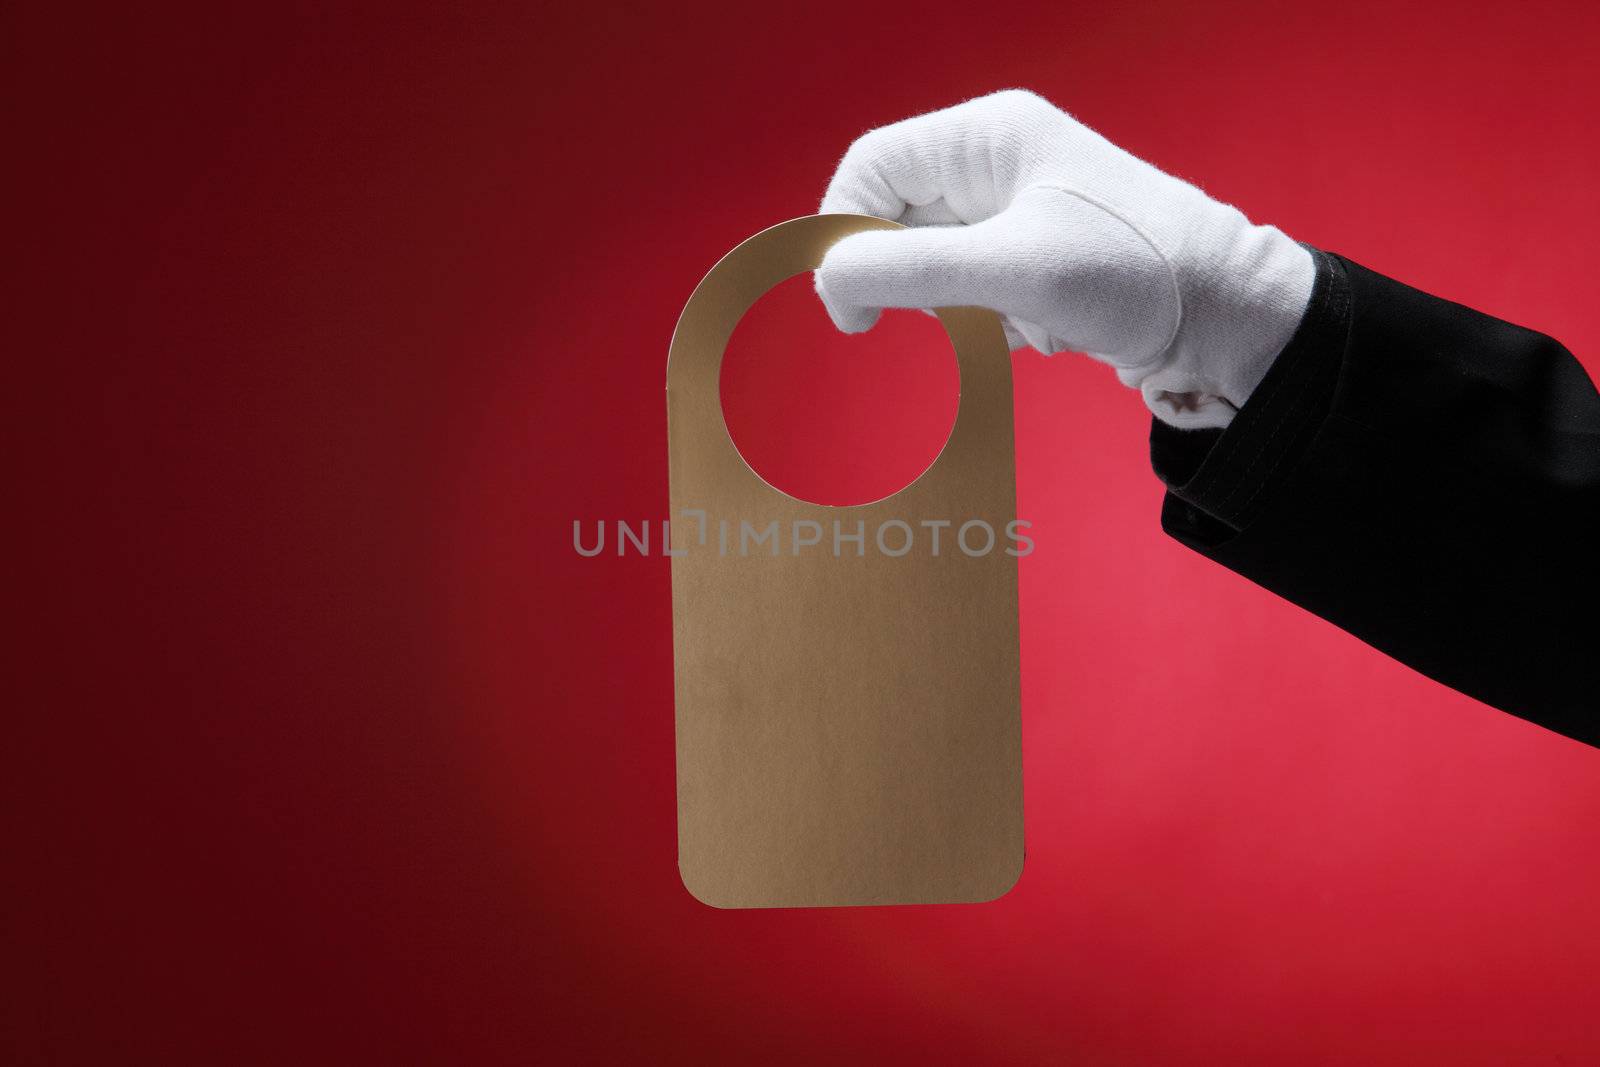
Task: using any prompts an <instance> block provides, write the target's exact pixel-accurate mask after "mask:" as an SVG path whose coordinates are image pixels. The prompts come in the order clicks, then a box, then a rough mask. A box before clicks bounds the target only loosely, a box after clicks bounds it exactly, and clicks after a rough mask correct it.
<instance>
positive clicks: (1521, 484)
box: [1151, 252, 1600, 745]
mask: <svg viewBox="0 0 1600 1067" xmlns="http://www.w3.org/2000/svg"><path fill="white" fill-rule="evenodd" d="M1314 255H1315V256H1316V258H1317V260H1318V268H1317V280H1316V286H1315V290H1314V292H1313V294H1312V298H1311V304H1310V307H1309V309H1308V311H1307V313H1306V317H1305V320H1304V322H1303V323H1302V324H1301V326H1300V329H1299V331H1298V332H1297V333H1296V335H1295V337H1294V339H1293V340H1292V341H1291V342H1290V343H1289V346H1288V347H1287V348H1286V349H1285V350H1284V352H1283V353H1282V355H1280V356H1279V357H1278V359H1277V361H1276V362H1275V363H1274V365H1273V367H1272V369H1271V370H1270V371H1269V372H1268V375H1267V377H1266V379H1265V380H1264V381H1263V382H1262V383H1261V386H1260V387H1259V388H1257V389H1256V391H1255V392H1254V393H1253V394H1252V396H1251V398H1250V401H1249V403H1248V404H1246V405H1245V407H1244V408H1243V409H1242V410H1241V411H1240V412H1239V413H1238V415H1237V416H1236V417H1235V419H1234V421H1233V423H1232V424H1231V425H1230V426H1229V427H1228V428H1227V429H1226V430H1191V431H1185V430H1177V429H1173V428H1171V427H1169V426H1167V425H1165V424H1163V423H1160V422H1157V423H1155V425H1154V427H1153V428H1152V431H1151V455H1152V460H1153V462H1154V464H1155V467H1156V472H1157V473H1158V474H1159V475H1160V476H1161V477H1162V479H1163V480H1164V481H1165V482H1166V483H1167V486H1168V492H1167V496H1166V500H1165V502H1164V504H1163V508H1162V515H1161V521H1162V526H1163V528H1164V529H1165V530H1166V531H1167V532H1168V533H1169V534H1171V535H1172V536H1173V537H1175V538H1177V539H1178V540H1179V541H1181V542H1183V543H1184V544H1186V545H1188V546H1189V547H1190V548H1193V549H1194V550H1195V551H1197V552H1199V553H1201V554H1202V555H1204V556H1207V557H1208V558H1210V559H1212V560H1215V561H1216V562H1218V563H1220V564H1222V565H1223V566H1225V567H1228V568H1229V569H1231V570H1233V571H1236V572H1238V573H1239V574H1241V575H1243V576H1244V577H1246V578H1249V579H1250V580H1251V581H1253V582H1256V583H1257V584H1259V585H1261V586H1264V587H1265V588H1267V589H1270V590H1272V591H1273V592H1275V593H1277V594H1278V595H1280V596H1282V597H1284V598H1286V599H1288V600H1290V601H1293V602H1294V603H1296V604H1298V605H1300V606H1301V607H1303V608H1306V609H1307V610H1309V611H1312V612H1314V613H1316V614H1317V615H1320V616H1322V617H1323V618H1325V619H1327V620H1328V621H1330V622H1332V623H1334V624H1335V625H1337V626H1340V627H1342V628H1343V629H1345V630H1347V631H1349V632H1350V633H1352V634H1354V635H1355V636H1356V637H1359V638H1360V639H1362V640H1363V641H1365V642H1367V643H1368V644H1370V645H1372V646H1373V647H1375V648H1377V649H1380V650H1381V651H1383V652H1386V653H1388V654H1389V655H1391V656H1393V657H1394V658H1395V659H1398V660H1400V661H1401V662H1403V663H1406V664H1409V665H1410V666H1412V667H1414V668H1415V669H1417V670H1419V671H1421V672H1422V673H1424V674H1426V675H1428V676H1430V677H1432V678H1434V679H1436V680H1438V681H1440V682H1443V683H1444V684H1445V685H1448V686H1451V687H1453V688H1455V689H1458V690H1460V691H1461V692H1464V693H1467V694H1469V695H1471V696H1474V697H1476V698H1477V699H1479V700H1482V701H1484V702H1485V703H1487V704H1490V705H1493V706H1494V707H1497V708H1500V709H1502V710H1504V711H1508V712H1511V713H1512V714H1514V715H1519V716H1521V717H1523V718H1525V719H1529V720H1531V721H1533V722H1536V723H1539V724H1540V725H1542V726H1545V727H1548V728H1549V729H1551V730H1555V731H1557V732H1559V733H1563V734H1566V735H1567V736H1569V737H1573V738H1577V739H1578V740H1581V741H1585V742H1587V743H1589V744H1596V745H1600V695H1597V692H1596V688H1595V685H1596V682H1597V681H1600V621H1597V620H1600V600H1597V594H1600V395H1597V393H1596V391H1595V387H1594V383H1593V382H1591V381H1590V380H1589V377H1588V375H1587V374H1585V372H1584V370H1583V367H1582V366H1581V365H1580V364H1579V363H1578V361H1577V360H1576V359H1574V358H1573V357H1572V355H1571V353H1569V352H1567V350H1566V349H1564V348H1562V347H1561V345H1559V344H1558V343H1556V342H1555V341H1553V340H1552V339H1550V338H1549V337H1545V336H1543V335H1542V334H1538V333H1535V332H1533V331H1531V330H1525V329H1522V328H1520V327H1517V326H1512V325H1510V324H1509V323H1505V322H1501V321H1500V320H1498V319H1495V318H1492V317H1490V316H1488V315H1484V314H1481V313H1479V312H1476V311H1473V310H1471V309H1470V308H1466V307H1462V306H1461V305H1459V304H1454V303H1451V302H1449V301H1447V300H1441V299H1439V298H1438V297H1433V296H1429V295H1428V294H1426V293H1422V292H1419V291H1417V290H1415V289H1412V288H1410V287H1409V286H1405V285H1402V284H1400V283H1399V282H1396V281H1393V280H1391V279H1389V278H1385V277H1383V276H1382V275H1380V274H1376V273H1374V272H1372V271H1369V270H1366V269H1365V268H1363V267H1360V266H1358V265H1356V264H1354V263H1351V262H1350V261H1349V260H1346V259H1343V258H1341V257H1337V256H1333V255H1329V254H1327V253H1323V252H1314Z"/></svg>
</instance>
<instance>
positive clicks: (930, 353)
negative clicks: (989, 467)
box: [721, 271, 961, 505]
mask: <svg viewBox="0 0 1600 1067" xmlns="http://www.w3.org/2000/svg"><path fill="white" fill-rule="evenodd" d="M721 394H722V414H723V419H724V421H725V422H726V423H727V427H728V435H729V436H730V437H731V438H732V439H733V443H734V447H735V448H737V449H738V450H739V455H740V456H741V457H743V459H744V461H745V463H747V464H749V466H750V468H751V470H753V471H755V473H756V474H757V475H759V476H760V477H761V479H762V480H763V481H764V482H766V483H767V484H768V485H770V486H772V487H773V488H774V489H777V490H780V491H781V492H784V493H787V494H788V495H790V496H792V497H796V498H797V499H800V500H804V501H808V502H810V503H813V504H831V505H850V504H869V503H872V502H873V501H876V500H882V499H883V498H885V497H888V496H892V495H893V494H895V493H897V492H899V491H900V490H901V489H904V488H905V487H906V486H908V485H910V484H911V483H912V482H914V481H916V480H917V478H919V477H920V476H921V475H922V473H923V472H924V471H926V470H927V469H928V468H929V467H930V466H932V465H933V462H934V460H936V459H937V458H938V456H939V452H940V450H941V449H943V448H944V445H945V442H946V441H948V440H949V439H950V431H951V429H952V427H954V425H955V421H956V411H957V409H958V408H959V407H960V402H961V374H960V369H959V367H958V365H957V363H956V357H955V352H954V351H953V350H952V349H951V347H950V338H949V337H948V336H947V335H946V333H945V331H944V327H942V326H941V325H940V324H939V320H938V319H935V318H934V317H933V316H932V315H925V314H923V313H921V312H918V311H886V312H884V314H883V317H882V319H881V320H879V322H878V324H877V325H876V326H874V327H873V328H872V329H871V330H869V331H868V332H866V333H864V334H850V335H847V334H842V333H840V332H839V331H838V330H837V329H835V328H834V326H833V323H832V322H831V321H830V320H829V319H828V315H827V312H825V311H824V310H823V308H822V304H821V302H820V301H819V300H818V299H817V295H816V292H815V291H814V290H813V288H812V282H811V274H810V272H809V271H808V272H806V273H805V274H802V275H799V276H798V277H795V278H791V279H789V280H788V281H786V282H783V283H781V284H779V285H778V286H777V287H775V288H774V289H772V291H771V292H769V293H767V295H766V296H764V297H762V298H761V299H760V300H758V301H756V303H755V305H754V306H753V307H752V308H751V309H750V310H749V311H748V312H746V313H745V316H744V318H743V319H741V320H740V322H739V325H738V327H737V328H736V329H735V330H734V332H733V336H732V338H731V339H730V340H729V342H728V347H727V350H726V351H725V352H724V353H723V356H722V371H721Z"/></svg>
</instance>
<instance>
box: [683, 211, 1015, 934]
mask: <svg viewBox="0 0 1600 1067" xmlns="http://www.w3.org/2000/svg"><path fill="white" fill-rule="evenodd" d="M896 227H897V224H895V223H892V222H886V221H883V220H881V219H875V218H869V217H867V216H861V215H819V216H812V217H808V218H801V219H794V220H792V221H790V222H785V223H782V224H780V225H777V226H773V227H772V228H770V229H767V230H763V231H762V232H761V233H758V234H756V235H755V236H754V237H751V238H750V239H749V240H747V241H745V242H744V243H743V244H741V245H739V246H738V247H737V248H735V249H734V250H733V251H731V252H729V253H728V254H727V255H726V256H725V257H723V259H722V260H721V261H720V262H718V263H717V265H716V266H715V267H713V268H712V270H711V272H710V273H709V274H708V275H706V277H705V280H704V281H702V282H701V283H700V285H699V286H698V287H697V288H696V289H695V291H694V294H693V295H692V296H691V297H690V298H689V303H688V305H687V306H686V307H685V308H684V310H683V315H682V317H681V318H680V319H679V320H678V327H677V330H676V332H675V333H674V334H673V338H672V348H671V353H670V356H669V359H668V366H667V417H668V452H669V459H670V474H671V501H672V514H671V519H672V522H671V526H672V544H673V551H674V553H676V554H675V555H674V557H673V559H672V635H673V656H674V669H675V677H674V686H675V697H676V717H677V771H678V865H679V870H680V872H681V874H682V877H683V882H684V885H685V886H686V887H687V888H688V889H689V891H690V892H691V893H693V894H694V895H695V896H696V897H697V898H699V899H700V900H702V901H704V902H705V903H707V904H711V905H713V906H716V907H721V908H762V907H827V906H841V905H863V904H933V903H956V902H978V901H984V900H991V899H993V898H995V897H997V896H1000V895H1001V894H1003V893H1005V892H1006V891H1007V890H1008V889H1010V887H1011V886H1012V885H1013V884H1014V883H1015V882H1016V880H1017V878H1018V877H1019V876H1020V874H1021V871H1022V849H1023V844H1022V752H1021V715H1020V707H1021V694H1020V679H1019V659H1018V645H1017V559H1016V556H1015V554H1013V552H1012V551H1011V548H1010V546H1012V545H1013V544H1014V542H1011V541H1008V540H1007V533H1008V531H1009V530H1010V529H1011V524H1012V522H1013V520H1015V518H1016V489H1015V475H1014V463H1013V437H1012V397H1011V361H1010V358H1009V352H1008V349H1007V345H1006V342H1005V337H1004V333H1003V331H1002V329H1001V326H1000V321H999V319H998V317H997V316H996V315H995V314H994V313H993V312H990V311H986V310H982V309H979V308H943V309H939V311H938V316H939V319H940V321H941V322H942V323H943V324H944V327H945V330H946V332H947V333H948V334H949V336H950V340H951V342H952V344H953V345H954V347H955V352H956V357H957V360H958V364H959V367H960V373H961V398H960V406H959V410H958V413H957V415H956V420H955V425H954V427H953V428H952V430H951V433H950V439H949V441H948V442H947V443H946V445H945V447H944V450H943V451H942V452H941V453H940V454H939V456H938V458H937V459H936V460H935V461H934V463H933V465H932V466H931V467H929V468H928V470H927V471H926V472H925V473H924V474H923V475H922V476H921V477H920V478H918V479H917V480H916V481H914V482H912V483H911V484H910V485H908V486H906V487H905V488H904V489H902V490H900V491H899V492H898V493H895V494H894V495H893V496H890V497H887V498H885V499H883V500H880V501H876V502H874V503H871V504H864V505H859V506H846V507H832V506H826V505H820V504H811V503H807V502H805V501H802V500H797V499H795V498H793V497H791V496H788V495H786V494H784V493H782V492H780V491H778V490H777V489H774V488H772V487H771V486H769V485H767V484H766V483H765V482H763V481H762V480H761V478H760V477H758V476H757V475H756V474H755V472H754V471H752V470H751V469H750V467H749V466H748V465H747V464H746V463H745V461H744V460H743V459H742V458H741V457H740V455H739V453H738V451H737V450H736V449H735V447H734V444H733V442H732V440H731V439H730V438H729V436H728V430H727V427H726V424H725V423H724V421H723V417H722V405H721V399H720V393H719V384H720V383H719V372H720V368H721V362H722V353H723V350H724V348H725V347H726V346H727V343H728V338H729V337H730V336H731V335H732V333H733V329H734V327H735V326H736V325H737V324H738V322H739V319H740V318H741V317H742V316H743V315H744V313H745V311H746V310H747V309H748V308H749V307H750V306H751V305H752V304H753V303H754V302H755V301H756V300H757V299H759V298H760V297H761V296H762V294H764V293H766V292H767V291H768V290H769V289H771V288H773V287H774V286H776V285H777V284H778V283H780V282H782V281H784V280H786V279H788V278H791V277H793V276H795V275H797V274H800V273H803V272H805V271H808V270H812V269H814V268H815V267H816V266H817V264H818V263H820V262H821V260H822V256H823V254H824V253H825V252H826V251H827V249H828V247H829V246H830V245H832V244H833V243H834V242H835V241H837V240H839V239H840V238H841V237H844V236H846V235H847V234H851V233H855V232H858V231H861V230H868V229H893V228H896ZM836 522H837V523H838V524H839V529H840V531H841V532H842V534H843V537H844V540H842V541H838V542H836V539H835V523H836ZM946 523H948V525H943V524H946ZM746 525H748V527H749V529H750V531H751V533H749V534H743V531H744V530H745V527H746ZM774 525H775V526H776V530H774V529H773V526H774ZM985 529H987V530H988V532H989V533H988V536H987V537H986V535H985V533H984V530H985ZM819 531H820V536H817V534H818V532H819ZM858 531H859V532H860V533H861V534H862V535H863V536H862V537H861V539H860V541H857V540H856V539H855V536H854V535H855V534H857V532H858ZM741 534H743V536H741ZM908 534H909V536H908ZM933 534H937V535H938V542H937V546H936V545H935V539H934V537H933V536H931V535H933ZM752 535H755V536H752ZM814 536H816V540H815V541H813V540H812V539H813V537H814ZM758 538H759V539H758ZM752 542H753V543H754V544H755V550H754V551H750V550H749V546H750V544H751V543H752ZM985 542H987V547H986V548H985ZM840 547H842V550H840V551H836V548H840ZM902 549H903V551H902ZM980 550H981V551H980Z"/></svg>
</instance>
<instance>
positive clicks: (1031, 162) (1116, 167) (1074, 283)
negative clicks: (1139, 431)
mask: <svg viewBox="0 0 1600 1067" xmlns="http://www.w3.org/2000/svg"><path fill="white" fill-rule="evenodd" d="M822 211H823V212H825V213H826V212H836V211H841V212H853V213H857V214H864V215H876V216H878V217H879V218H885V219H893V220H895V221H898V222H901V223H904V224H905V225H907V226H911V227H913V229H909V230H903V231H875V232H870V233H861V234H855V235H853V236H850V237H846V238H845V239H844V240H842V241H840V242H839V243H838V244H837V245H835V246H834V247H833V248H832V249H831V250H829V252H828V254H827V257H826V258H825V259H824V260H823V262H822V266H821V267H819V268H818V269H817V272H816V286H817V293H818V294H819V295H820V296H821V297H822V301H823V303H824V304H825V305H826V307H827V309H828V314H829V315H830V316H831V317H832V318H833V321H834V323H835V324H836V325H837V326H838V327H839V328H840V329H841V330H844V331H845V332H847V333H857V332H860V331H862V330H866V329H869V328H871V326H872V324H873V323H874V322H876V321H877V319H878V314H879V310H880V309H882V308H886V307H896V308H933V307H948V306H959V305H976V306H980V307H987V308H992V309H993V310H995V311H997V312H1000V313H1001V314H1002V315H1003V316H1004V317H1005V324H1006V333H1007V336H1008V338H1009V339H1010V341H1011V347H1012V348H1020V347H1021V346H1022V345H1023V344H1030V345H1032V346H1033V347H1034V348H1037V349H1038V350H1039V351H1041V352H1045V353H1052V352H1058V351H1061V350H1063V349H1071V350H1074V351H1080V352H1087V353H1089V354H1091V355H1093V356H1094V357H1095V358H1097V359H1100V360H1104V361H1105V362H1107V363H1110V364H1111V365H1112V366H1114V367H1115V368H1116V369H1117V376H1118V377H1119V378H1120V379H1121V380H1122V382H1123V384H1125V385H1129V386H1132V387H1134V388H1137V389H1139V390H1140V392H1141V393H1142V394H1143V396H1144V399H1145V403H1146V404H1147V405H1148V406H1149V407H1150V410H1151V411H1153V412H1154V413H1155V414H1156V416H1157V417H1158V418H1160V419H1162V420H1164V421H1165V422H1168V423H1171V424H1172V425H1174V426H1180V427H1198V426H1226V425H1227V424H1228V422H1229V421H1230V420H1231V419H1232V418H1233V414H1234V412H1235V411H1236V410H1237V409H1238V408H1240V407H1242V406H1244V402H1245V401H1246V400H1247V399H1248V398H1249V396H1250V393H1251V391H1252V390H1254V389H1255V387H1256V386H1257V385H1258V384H1260V382H1261V379H1262V377H1263V376H1264V375H1265V374H1266V372H1267V369H1268V367H1270V366H1271V365H1272V361H1273V359H1274V358H1275V357H1276V356H1277V354H1278V353H1279V352H1280V351H1281V350H1282V349H1283V346H1284V345H1285V344H1287V343H1288V341H1289V338H1290V336H1291V335H1293V333H1294V331H1295V328H1296V327H1297V326H1298V325H1299V323H1300V319H1301V317H1302V316H1303V315H1304V313H1305V308H1306V303H1307V301H1308V300H1309V298H1310V295H1311V284H1312V279H1313V277H1314V274H1315V268H1314V266H1313V263H1312V259H1311V255H1310V253H1309V252H1307V251H1306V250H1305V249H1304V248H1302V247H1300V246H1299V245H1297V244H1296V243H1295V242H1294V241H1292V240H1290V239H1289V238H1288V237H1286V236H1285V235H1284V234H1283V233H1282V232H1280V231H1279V230H1277V229H1275V228H1274V227H1271V226H1254V225H1251V223H1250V220H1249V219H1247V218H1245V217H1244V215H1243V214H1242V213H1241V212H1239V211H1238V210H1237V209H1236V208H1232V207H1229V206H1228V205H1227V204H1221V203H1218V202H1217V201H1215V200H1212V199H1211V198H1210V197H1208V196H1206V195H1205V194H1204V193H1203V192H1201V191H1200V190H1199V189H1196V188H1195V187H1194V186H1192V185H1189V184H1187V183H1185V182H1182V181H1179V180H1178V179H1177V178H1174V177H1172V176H1171V175H1168V174H1164V173H1162V172H1161V171H1159V170H1157V169H1156V168H1155V167H1152V166H1150V164H1148V163H1145V162H1143V161H1142V160H1139V159H1136V158H1134V157H1133V156H1131V155H1129V154H1128V153H1127V152H1124V151H1123V150H1122V149H1120V148H1118V147H1117V146H1116V145H1114V144H1112V143H1111V142H1110V141H1107V140H1106V139H1105V138H1104V137H1101V136H1100V135H1099V134H1097V133H1095V132H1094V131H1093V130H1091V129H1089V128H1088V127H1087V126H1084V125H1083V124H1082V123H1080V122H1078V121H1077V120H1076V119H1073V118H1072V117H1071V116H1070V115H1067V114H1065V113H1064V112H1062V111H1059V110H1057V109H1056V108H1055V107H1053V106H1052V105H1051V104H1050V103H1049V102H1047V101H1045V100H1044V99H1042V98H1041V97H1038V96H1035V95H1034V94H1033V93H1029V92H1024V91H1022V90H1019V89H1012V90H1007V91H1005V92H1000V93H995V94H993V95H991V96H985V97H981V98H979V99H977V100H970V101H968V102H966V103H964V104H958V105H957V106H955V107H952V108H946V109H945V110H943V111H935V112H933V113H932V114H929V115H920V116H918V117H916V118H912V119H907V120H906V121H904V122H897V123H895V124H894V125H892V126H885V127H883V128H881V129H877V130H873V131H871V132H870V133H867V134H865V135H864V136H862V137H861V138H860V139H859V140H857V141H856V143H855V144H853V145H851V146H850V150H849V151H848V152H846V153H845V156H844V159H843V160H842V161H840V163H839V168H838V170H837V171H836V172H835V173H834V176H833V180H832V181H831V182H830V183H829V185H828V192H827V195H826V196H825V197H824V198H823V200H822Z"/></svg>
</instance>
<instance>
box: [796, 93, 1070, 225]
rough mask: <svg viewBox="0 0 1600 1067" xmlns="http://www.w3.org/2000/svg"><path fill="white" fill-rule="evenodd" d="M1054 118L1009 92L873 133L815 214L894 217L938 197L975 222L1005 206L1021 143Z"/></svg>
mask: <svg viewBox="0 0 1600 1067" xmlns="http://www.w3.org/2000/svg"><path fill="white" fill-rule="evenodd" d="M1059 115H1060V113H1059V112H1057V111H1056V110H1055V108H1053V107H1052V106H1051V105H1050V104H1049V103H1047V102H1046V101H1044V100H1042V99H1041V98H1039V97H1037V96H1035V95H1034V94H1032V93H1027V92H1023V91H1021V90H1014V89H1013V90H1006V91H1004V92H1000V93H992V94H990V95H988V96H984V97H979V98H978V99H976V100H968V101H966V102H965V103H962V104H957V105H956V106H954V107H949V108H945V109H943V110H941V111H934V112H931V113H929V114H926V115H918V116H916V117H914V118H909V119H905V120H904V121H902V122H896V123H894V124H893V125H890V126H883V127H880V128H878V129H876V130H872V131H870V132H868V133H866V134H864V135H863V136H862V137H860V138H859V139H858V140H857V141H856V142H855V143H854V144H853V145H851V146H850V149H849V151H847V152H846V153H845V155H844V158H843V159H842V160H840V162H839V166H838V168H837V169H836V170H835V171H834V175H833V179H832V180H831V181H830V182H829V183H828V191H827V193H826V195H824V196H823V198H822V209H821V210H822V211H823V212H824V213H829V212H852V213H856V214H863V215H876V216H878V217H879V218H884V219H895V220H898V219H900V218H901V216H902V215H904V214H905V211H906V209H907V208H908V207H920V206H925V205H929V204H932V203H934V202H935V201H938V200H943V201H945V203H946V205H947V206H948V207H949V208H950V210H951V211H952V212H953V213H954V214H955V216H956V218H957V219H959V220H960V221H962V222H968V223H971V222H978V221H980V220H982V219H985V218H988V217H989V216H990V215H993V214H995V213H996V212H997V211H999V210H1001V209H1002V208H1004V206H1005V203H1004V201H1005V199H1006V197H1007V195H1009V191H1010V188H1011V186H1012V185H1013V184H1014V181H1015V178H1016V177H1017V175H1018V172H1019V168H1020V165H1021V157H1022V155H1023V149H1024V148H1025V141H1026V140H1027V139H1028V138H1029V137H1030V136H1036V135H1037V133H1038V131H1039V130H1040V129H1041V128H1042V126H1043V125H1044V124H1045V123H1048V122H1049V121H1051V118H1052V117H1059Z"/></svg>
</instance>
